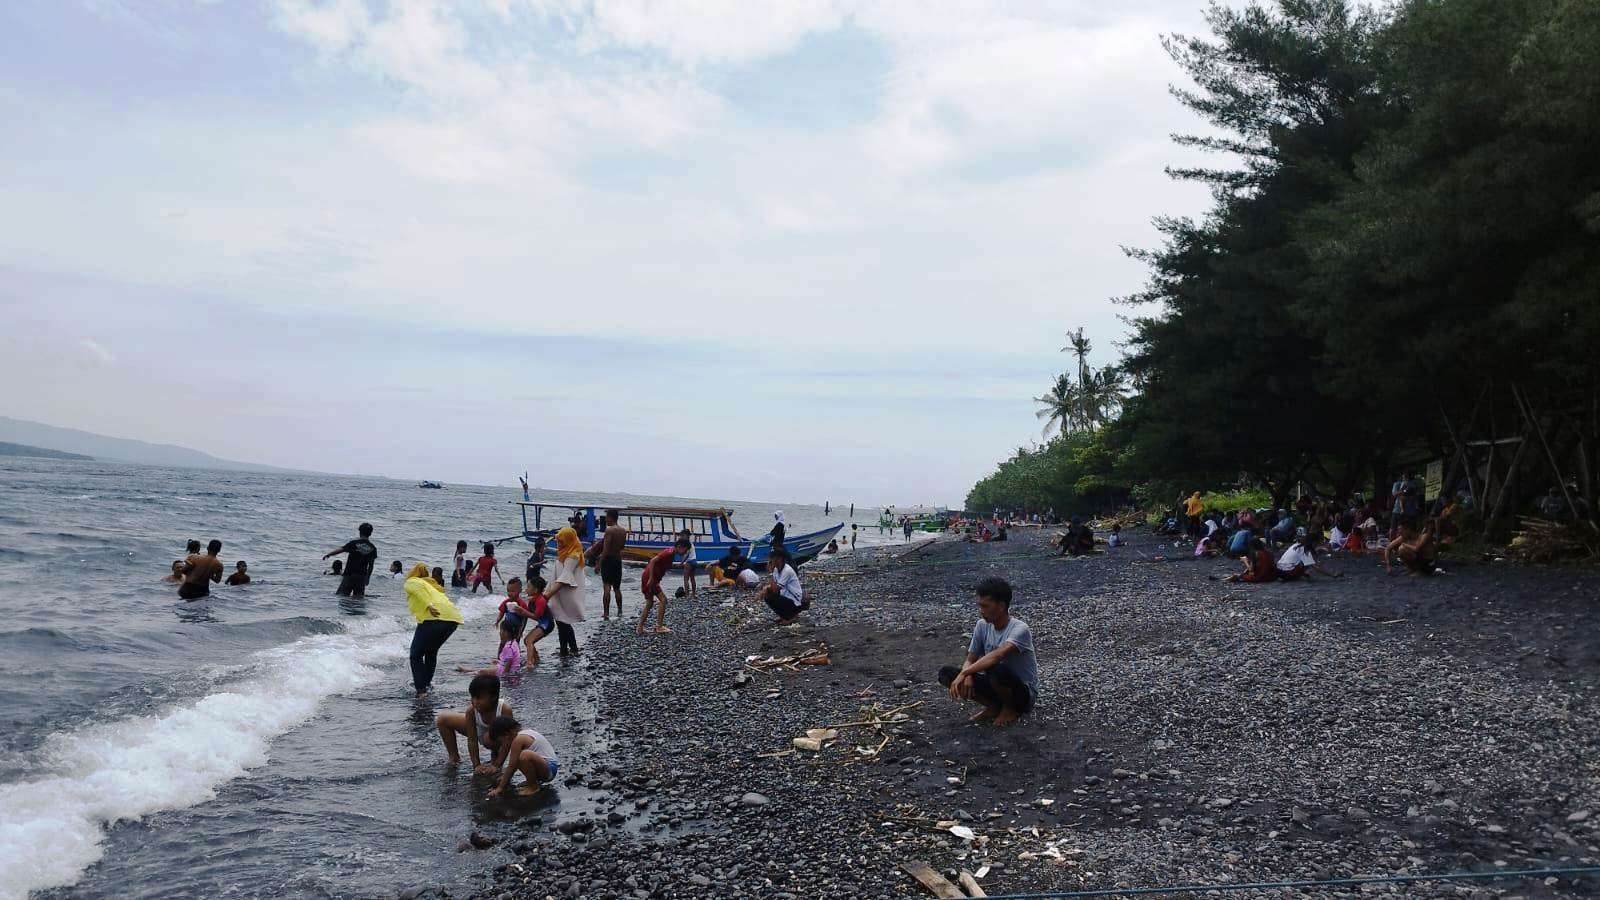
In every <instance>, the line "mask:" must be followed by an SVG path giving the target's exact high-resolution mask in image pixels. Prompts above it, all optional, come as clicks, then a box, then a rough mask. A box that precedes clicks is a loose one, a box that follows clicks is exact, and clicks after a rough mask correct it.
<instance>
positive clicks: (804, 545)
mask: <svg viewBox="0 0 1600 900" xmlns="http://www.w3.org/2000/svg"><path fill="white" fill-rule="evenodd" d="M843 528H844V523H843V522H840V523H839V524H838V525H834V526H833V527H831V528H824V529H822V530H821V531H813V532H810V533H809V534H799V535H790V536H787V537H785V538H784V539H783V548H784V549H785V550H787V551H788V552H789V559H790V561H791V562H792V563H793V564H794V565H797V566H800V565H805V564H806V563H808V562H810V561H811V560H813V559H816V558H817V556H818V555H819V554H821V553H822V551H823V550H824V549H825V548H826V547H827V546H828V542H829V541H831V540H833V539H834V537H835V536H836V535H838V533H839V531H840V530H841V529H843ZM525 539H527V540H530V541H531V540H532V536H531V535H525ZM672 546H673V542H672V541H669V540H659V541H652V540H638V539H632V538H631V537H630V540H629V541H628V543H627V544H625V545H624V546H623V548H622V558H623V560H625V561H628V562H636V563H640V564H644V563H647V562H649V561H650V560H652V559H654V558H655V556H656V554H658V553H660V552H661V551H663V550H665V549H667V548H669V547H672ZM735 546H737V547H738V548H739V551H740V552H741V553H743V554H744V556H745V557H746V558H747V559H748V560H749V561H750V566H751V567H752V568H756V569H765V568H766V565H767V557H768V556H770V555H771V554H772V538H771V536H770V535H763V536H762V537H761V538H759V539H757V540H743V539H741V540H731V539H725V540H706V539H702V540H699V541H696V542H695V545H694V555H695V562H696V563H697V564H698V565H699V566H700V568H701V569H704V568H705V567H707V566H709V565H712V564H713V563H715V562H716V561H717V560H719V559H721V558H722V557H724V556H727V555H728V551H729V550H731V549H733V548H734V547H735ZM545 555H546V556H549V557H554V556H555V547H554V546H549V547H547V548H546V550H545ZM682 563H683V559H682V557H678V556H675V557H674V558H673V566H674V567H677V566H681V565H682Z"/></svg>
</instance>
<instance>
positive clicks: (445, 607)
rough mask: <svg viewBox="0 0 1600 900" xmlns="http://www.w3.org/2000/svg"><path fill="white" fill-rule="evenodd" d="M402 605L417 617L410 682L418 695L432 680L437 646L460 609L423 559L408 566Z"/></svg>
mask: <svg viewBox="0 0 1600 900" xmlns="http://www.w3.org/2000/svg"><path fill="white" fill-rule="evenodd" d="M406 605H407V606H409V607H410V608H411V616H412V618H414V619H416V620H417V630H416V631H415V632H413V633H412V635H411V683H412V684H413V685H414V686H415V687H416V689H417V696H418V697H421V696H423V695H424V694H427V693H428V688H429V687H430V686H431V685H432V684H433V670H434V669H435V668H437V667H438V665H439V648H440V647H442V646H444V642H445V641H448V640H449V639H450V635H452V634H454V633H455V630H456V626H457V625H460V624H461V613H459V612H457V611H456V607H455V604H453V603H451V602H450V598H449V597H446V596H445V595H444V591H441V590H439V588H438V587H436V586H434V583H433V579H432V578H430V577H429V576H428V567H427V565H426V564H424V563H417V564H416V565H415V566H412V567H411V572H410V573H409V574H408V575H407V576H406Z"/></svg>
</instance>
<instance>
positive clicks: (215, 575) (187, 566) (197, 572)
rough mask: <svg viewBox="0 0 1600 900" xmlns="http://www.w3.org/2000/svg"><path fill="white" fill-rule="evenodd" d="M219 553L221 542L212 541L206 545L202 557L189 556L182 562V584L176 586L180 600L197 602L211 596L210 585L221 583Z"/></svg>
mask: <svg viewBox="0 0 1600 900" xmlns="http://www.w3.org/2000/svg"><path fill="white" fill-rule="evenodd" d="M221 552H222V542H221V541H212V542H211V543H209V544H207V545H206V552H205V555H204V556H201V555H200V554H199V553H191V554H189V558H188V559H186V560H184V562H183V584H180V585H178V596H179V597H180V598H182V599H184V600H199V599H200V598H201V597H209V596H210V595H211V583H212V582H216V583H219V584H220V583H221V582H222V560H220V559H217V554H218V553H221Z"/></svg>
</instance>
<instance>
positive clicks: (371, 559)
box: [322, 522, 426, 597]
mask: <svg viewBox="0 0 1600 900" xmlns="http://www.w3.org/2000/svg"><path fill="white" fill-rule="evenodd" d="M356 533H357V534H359V535H360V537H358V538H356V539H355V540H353V541H350V542H348V543H346V544H345V545H344V546H343V547H340V548H339V549H337V550H329V551H328V552H327V553H324V554H323V555H322V558H323V559H327V558H329V557H330V556H338V555H339V554H341V553H345V554H349V555H348V557H347V559H348V561H347V562H346V563H345V564H344V577H343V578H340V579H339V591H338V593H339V596H341V597H365V596H366V595H367V581H368V580H370V579H371V578H372V567H373V566H375V565H377V564H378V548H377V546H376V545H375V544H373V543H372V540H371V538H372V523H370V522H362V523H361V527H360V528H357V529H356ZM424 574H426V573H424Z"/></svg>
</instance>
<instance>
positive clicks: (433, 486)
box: [417, 481, 444, 491]
mask: <svg viewBox="0 0 1600 900" xmlns="http://www.w3.org/2000/svg"><path fill="white" fill-rule="evenodd" d="M417 487H419V488H429V489H432V490H435V491H437V490H442V489H443V488H444V485H442V484H440V483H439V482H437V481H424V482H422V483H421V484H419V485H417Z"/></svg>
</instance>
